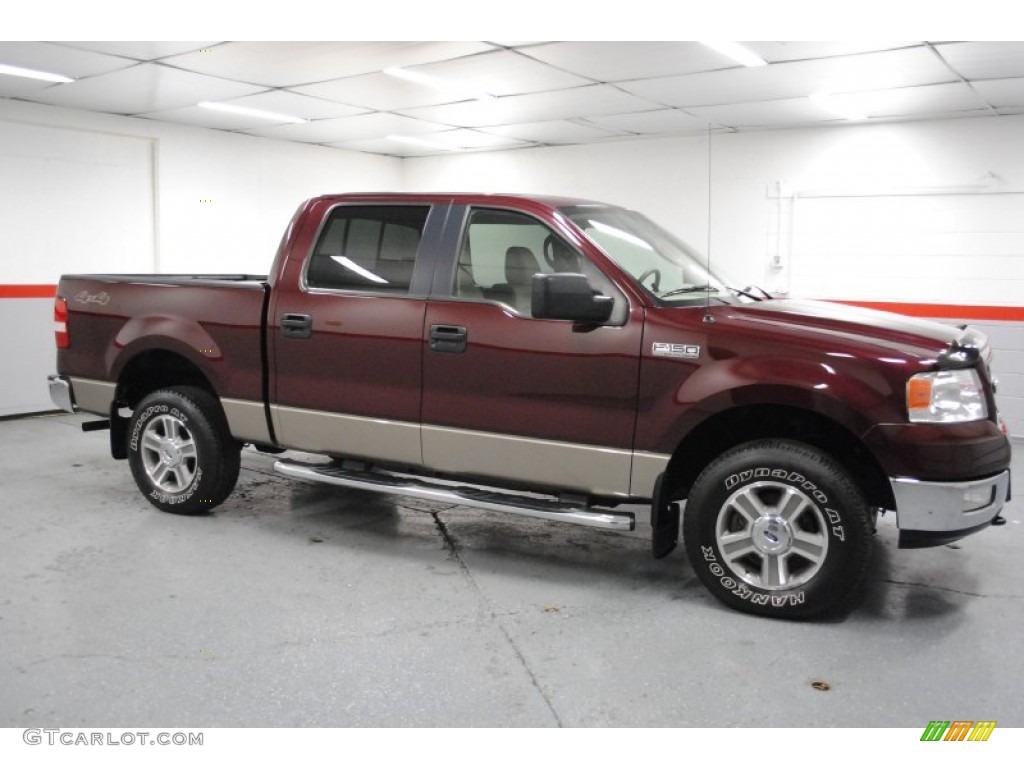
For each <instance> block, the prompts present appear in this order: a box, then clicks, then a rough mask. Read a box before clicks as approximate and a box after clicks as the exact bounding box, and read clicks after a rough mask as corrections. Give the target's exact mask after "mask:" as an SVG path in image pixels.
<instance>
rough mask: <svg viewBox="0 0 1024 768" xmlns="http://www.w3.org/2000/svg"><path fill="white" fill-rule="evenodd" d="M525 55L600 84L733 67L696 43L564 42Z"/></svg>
mask: <svg viewBox="0 0 1024 768" xmlns="http://www.w3.org/2000/svg"><path fill="white" fill-rule="evenodd" d="M523 53H524V54H526V55H528V56H530V57H532V58H534V59H537V60H538V61H543V62H545V63H547V64H552V65H554V66H556V67H560V68H561V69H564V70H566V71H567V72H572V73H574V74H577V75H581V76H582V77H589V78H591V79H593V80H599V81H601V82H619V81H622V80H638V79H641V78H649V77H663V76H667V75H685V74H689V73H692V72H703V71H706V70H712V69H723V68H729V67H734V66H736V64H735V63H734V62H730V61H728V60H723V58H722V54H720V53H716V52H715V51H713V50H711V49H710V48H708V47H707V46H704V45H701V44H700V43H693V42H565V43H550V44H547V45H540V46H536V47H532V48H529V49H527V50H525V51H523Z"/></svg>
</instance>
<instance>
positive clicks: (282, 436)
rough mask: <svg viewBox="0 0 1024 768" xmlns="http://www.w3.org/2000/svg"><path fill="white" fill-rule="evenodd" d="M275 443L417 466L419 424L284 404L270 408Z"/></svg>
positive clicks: (337, 454)
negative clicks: (275, 438) (275, 437)
mask: <svg viewBox="0 0 1024 768" xmlns="http://www.w3.org/2000/svg"><path fill="white" fill-rule="evenodd" d="M270 415H271V418H272V419H273V420H274V431H275V433H276V434H277V442H278V444H279V445H281V446H283V447H286V448H295V449H297V450H300V451H310V452H311V453H326V454H331V455H335V456H358V457H360V458H365V459H376V460H377V461H388V462H394V463H398V464H408V465H410V466H418V465H420V464H421V463H422V461H423V455H422V453H421V452H420V425H419V424H412V423H409V422H404V421H389V420H387V419H374V418H370V417H367V416H348V415H345V414H340V413H326V412H324V411H311V410H306V409H305V408H292V407H289V406H283V405H272V406H270Z"/></svg>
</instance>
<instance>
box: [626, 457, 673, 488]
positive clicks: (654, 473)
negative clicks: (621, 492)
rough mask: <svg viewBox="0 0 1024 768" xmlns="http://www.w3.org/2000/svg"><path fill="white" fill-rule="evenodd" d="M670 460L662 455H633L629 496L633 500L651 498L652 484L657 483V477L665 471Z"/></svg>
mask: <svg viewBox="0 0 1024 768" xmlns="http://www.w3.org/2000/svg"><path fill="white" fill-rule="evenodd" d="M671 458H672V457H671V456H669V455H667V454H664V453H647V452H646V451H637V452H635V453H634V454H633V472H632V475H631V476H630V482H629V495H630V496H633V497H635V498H644V499H650V498H653V497H654V484H655V483H657V482H658V475H660V474H661V473H662V472H664V471H665V468H666V467H668V461H669V459H671Z"/></svg>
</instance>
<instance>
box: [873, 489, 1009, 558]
mask: <svg viewBox="0 0 1024 768" xmlns="http://www.w3.org/2000/svg"><path fill="white" fill-rule="evenodd" d="M889 482H890V483H891V485H892V492H893V496H894V497H895V498H896V525H897V527H899V529H900V546H901V547H905V548H912V547H927V546H935V545H938V544H945V543H948V542H950V541H956V540H957V539H960V538H963V537H964V536H966V535H968V534H970V533H973V532H974V531H978V530H980V529H982V528H984V527H985V526H987V525H988V524H989V523H991V522H992V521H993V520H994V519H995V517H996V515H998V514H999V511H1000V510H1001V509H1002V508H1003V504H1004V503H1005V502H1006V500H1007V497H1008V495H1009V489H1010V472H1009V470H1006V471H1004V472H1000V473H999V474H998V475H993V476H992V477H986V478H982V479H981V480H968V481H964V482H955V483H929V482H924V481H922V480H914V479H912V478H905V477H894V478H889Z"/></svg>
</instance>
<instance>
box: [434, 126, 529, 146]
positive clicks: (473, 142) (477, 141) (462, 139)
mask: <svg viewBox="0 0 1024 768" xmlns="http://www.w3.org/2000/svg"><path fill="white" fill-rule="evenodd" d="M423 138H424V139H428V140H429V141H432V142H437V143H438V144H441V145H444V146H448V147H451V148H452V149H453V150H463V149H510V148H512V147H522V146H526V145H527V144H528V143H529V142H526V141H521V140H520V139H516V138H512V137H510V136H495V135H493V134H490V133H484V132H482V131H474V130H471V129H469V128H458V129H456V130H454V131H442V132H439V133H431V134H429V135H427V136H424V137H423Z"/></svg>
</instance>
